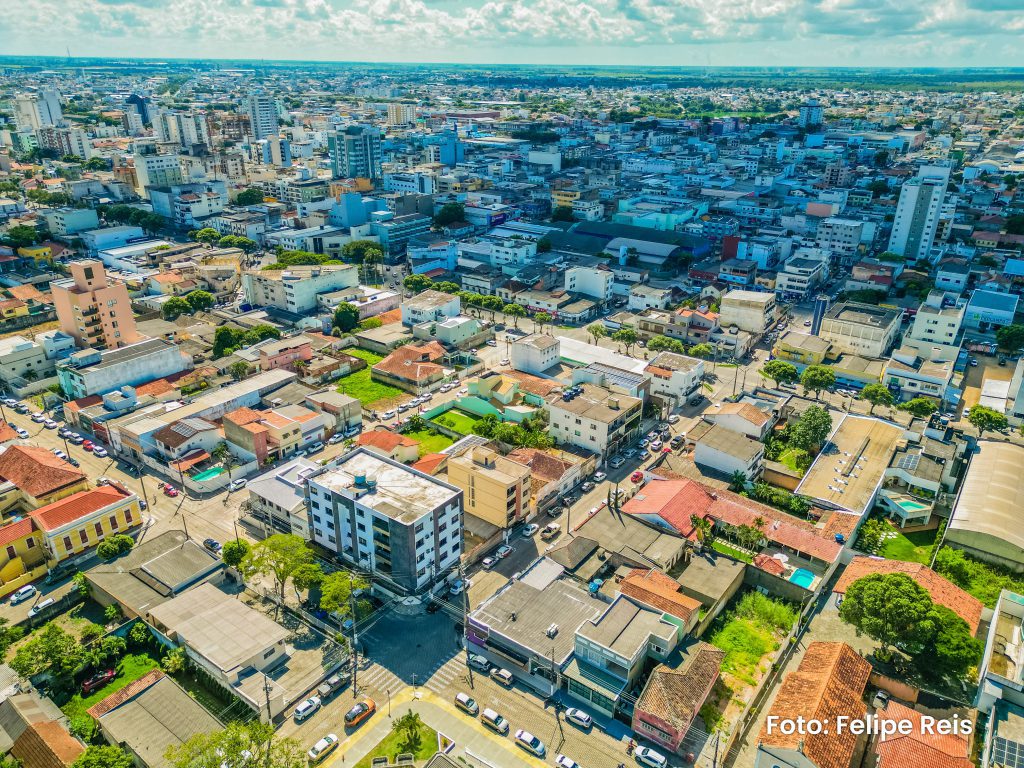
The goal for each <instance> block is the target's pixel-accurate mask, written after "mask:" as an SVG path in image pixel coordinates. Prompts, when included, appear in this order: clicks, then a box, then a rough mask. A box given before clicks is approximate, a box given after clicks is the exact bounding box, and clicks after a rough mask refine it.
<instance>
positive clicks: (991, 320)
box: [964, 290, 1020, 331]
mask: <svg viewBox="0 0 1024 768" xmlns="http://www.w3.org/2000/svg"><path fill="white" fill-rule="evenodd" d="M1019 301H1020V297H1019V296H1016V295H1014V294H1011V293H996V292H994V291H983V290H976V291H973V292H972V293H971V300H970V301H969V302H967V308H966V309H965V310H964V325H965V326H966V327H968V328H975V329H977V330H980V331H988V330H993V329H995V328H999V327H1001V326H1004V325H1010V324H1012V323H1013V317H1014V315H1015V314H1016V312H1017V304H1018V302H1019Z"/></svg>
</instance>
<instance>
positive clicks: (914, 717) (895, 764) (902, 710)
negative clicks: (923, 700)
mask: <svg viewBox="0 0 1024 768" xmlns="http://www.w3.org/2000/svg"><path fill="white" fill-rule="evenodd" d="M878 716H879V718H880V720H881V721H882V722H885V721H888V720H893V721H896V722H899V721H904V720H905V721H908V722H910V723H912V725H911V727H910V733H909V734H907V735H905V736H904V735H902V734H899V733H896V734H894V735H892V736H889V737H885V736H881V737H880V738H879V741H878V744H877V745H876V746H875V752H876V753H877V754H878V768H905V766H912V765H920V766H928V768H973V766H974V763H973V762H971V760H970V758H969V757H968V754H969V746H968V743H967V739H966V738H964V737H963V736H954V735H953V734H939V733H933V734H929V733H925V732H924V731H925V729H924V728H923V727H922V725H921V714H920V713H919V712H915V711H914V710H912V709H910V708H909V707H905V706H903V705H902V704H900V703H899V702H896V701H890V702H889V703H888V704H886V706H885V709H884V710H883V711H881V712H879V713H878Z"/></svg>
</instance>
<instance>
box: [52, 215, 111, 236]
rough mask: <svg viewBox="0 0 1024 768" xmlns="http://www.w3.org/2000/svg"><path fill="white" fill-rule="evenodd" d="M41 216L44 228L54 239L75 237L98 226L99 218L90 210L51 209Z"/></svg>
mask: <svg viewBox="0 0 1024 768" xmlns="http://www.w3.org/2000/svg"><path fill="white" fill-rule="evenodd" d="M42 214H43V218H45V219H46V228H47V229H49V230H50V232H51V233H52V234H53V235H55V236H56V237H67V236H68V235H76V234H78V233H79V232H85V231H87V230H90V229H95V228H96V227H98V226H99V225H100V220H99V216H97V214H96V211H94V210H92V209H91V208H51V209H48V210H44V211H42Z"/></svg>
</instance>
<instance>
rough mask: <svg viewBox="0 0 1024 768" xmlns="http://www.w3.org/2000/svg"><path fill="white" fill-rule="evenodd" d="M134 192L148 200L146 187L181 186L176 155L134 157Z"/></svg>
mask: <svg viewBox="0 0 1024 768" xmlns="http://www.w3.org/2000/svg"><path fill="white" fill-rule="evenodd" d="M134 161H135V179H136V182H137V184H138V186H137V187H136V188H135V191H136V192H138V193H139V195H141V196H142V197H145V198H146V199H147V200H148V199H149V192H148V190H147V187H171V186H175V185H177V184H181V183H182V181H184V179H182V176H181V163H179V162H178V156H177V155H139V154H137V155H135V157H134Z"/></svg>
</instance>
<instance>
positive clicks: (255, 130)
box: [243, 93, 277, 141]
mask: <svg viewBox="0 0 1024 768" xmlns="http://www.w3.org/2000/svg"><path fill="white" fill-rule="evenodd" d="M243 104H244V106H245V111H246V114H247V115H248V116H249V135H250V136H252V138H253V139H255V140H256V141H260V140H261V139H265V138H267V137H268V136H276V135H277V102H276V101H275V100H274V97H273V96H268V95H267V94H264V93H254V94H252V95H251V96H249V97H248V98H246V99H245V101H244V102H243Z"/></svg>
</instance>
